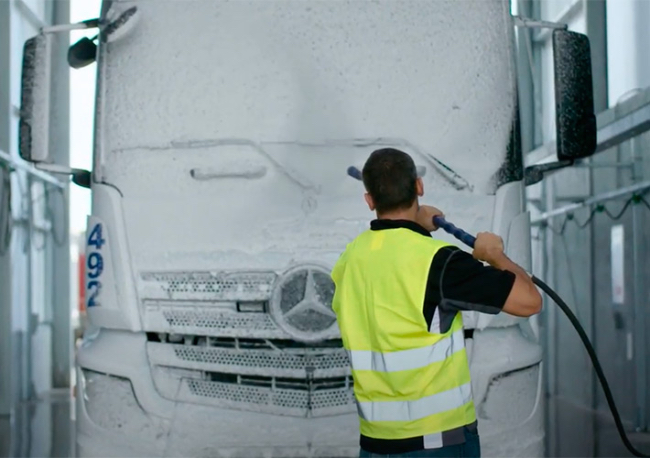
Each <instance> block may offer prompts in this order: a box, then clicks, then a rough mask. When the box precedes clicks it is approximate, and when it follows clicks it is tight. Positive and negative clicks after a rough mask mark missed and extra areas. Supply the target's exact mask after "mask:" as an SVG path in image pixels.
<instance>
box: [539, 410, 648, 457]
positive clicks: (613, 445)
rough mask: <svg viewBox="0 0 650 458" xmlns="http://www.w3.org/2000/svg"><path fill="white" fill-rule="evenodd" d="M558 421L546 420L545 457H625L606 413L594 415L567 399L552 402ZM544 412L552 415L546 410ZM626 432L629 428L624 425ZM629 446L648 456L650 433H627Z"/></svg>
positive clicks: (608, 413)
mask: <svg viewBox="0 0 650 458" xmlns="http://www.w3.org/2000/svg"><path fill="white" fill-rule="evenodd" d="M552 403H554V406H555V408H556V409H557V410H556V412H557V418H556V419H555V420H554V421H553V419H551V418H549V422H548V425H549V426H547V430H546V437H547V444H546V454H547V456H552V457H628V456H632V454H630V453H629V452H628V451H627V449H626V448H625V446H624V445H623V443H622V441H621V439H620V437H619V435H618V432H617V430H616V425H615V424H614V419H613V418H612V415H611V414H610V412H609V410H605V411H598V412H596V411H594V410H592V409H588V408H585V407H583V406H581V405H578V404H576V403H575V402H574V401H573V400H571V399H567V398H553V399H551V400H549V401H548V402H547V407H550V404H552ZM547 412H553V410H552V409H547ZM624 425H625V427H626V430H627V431H630V430H631V425H629V424H627V425H626V424H625V423H624ZM628 437H629V438H630V442H631V443H632V445H633V446H634V447H635V448H636V449H637V450H639V451H640V452H642V453H645V454H648V455H650V432H628Z"/></svg>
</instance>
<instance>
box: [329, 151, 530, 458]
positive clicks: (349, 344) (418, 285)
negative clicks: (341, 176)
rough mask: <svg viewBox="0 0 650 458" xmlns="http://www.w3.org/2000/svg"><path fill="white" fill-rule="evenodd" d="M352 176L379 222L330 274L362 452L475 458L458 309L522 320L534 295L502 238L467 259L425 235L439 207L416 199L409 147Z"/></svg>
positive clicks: (418, 189) (485, 236)
mask: <svg viewBox="0 0 650 458" xmlns="http://www.w3.org/2000/svg"><path fill="white" fill-rule="evenodd" d="M362 175H363V183H364V185H365V188H366V191H367V192H366V194H365V199H366V202H367V203H368V207H369V208H370V210H371V211H376V212H377V219H376V220H374V221H372V222H371V223H370V230H368V231H366V232H363V233H362V234H361V235H359V236H358V237H357V238H356V239H355V240H354V241H352V243H350V244H349V245H348V246H347V248H346V250H345V252H343V254H342V255H341V257H340V258H339V260H338V262H337V263H336V265H335V266H334V269H333V270H332V278H333V280H334V283H335V285H336V291H335V294H334V300H333V308H334V311H335V312H336V315H337V319H338V324H339V327H340V330H341V336H342V338H343V345H344V346H345V348H346V350H347V351H348V355H349V358H350V364H351V366H352V376H353V379H354V394H355V397H356V401H357V407H358V412H359V422H360V432H361V439H360V445H361V451H360V456H361V457H376V456H386V455H391V456H392V455H393V454H399V456H400V457H402V456H404V457H443V456H444V457H460V456H463V457H478V456H480V443H479V437H478V430H477V422H476V412H475V409H474V402H473V400H472V389H471V384H470V372H469V365H468V362H467V355H466V352H465V339H464V333H463V319H462V315H461V313H460V311H461V310H474V311H478V312H483V313H491V314H496V313H499V312H501V311H504V312H506V313H509V314H511V315H515V316H522V317H527V316H530V315H533V314H535V313H538V312H539V311H540V309H541V303H542V300H541V296H540V294H539V292H538V291H537V289H536V287H535V286H534V284H533V282H532V281H531V279H530V277H529V276H528V275H527V274H526V272H525V271H524V269H522V268H521V267H519V266H518V265H517V264H515V263H513V262H512V261H511V260H510V259H508V258H507V257H506V255H505V254H504V252H503V241H502V240H501V238H500V237H498V236H496V235H494V234H490V233H480V234H478V236H477V238H476V246H475V248H474V253H473V257H472V255H470V254H468V253H466V252H465V251H462V250H460V249H458V248H456V247H454V246H452V245H450V244H448V243H446V242H442V241H439V240H435V239H433V238H432V237H431V234H430V232H431V231H435V230H436V229H437V228H436V227H435V225H434V223H433V217H434V216H438V215H440V216H442V213H441V212H440V210H438V209H436V208H434V207H430V206H420V205H419V203H418V196H422V195H423V192H424V189H423V184H422V180H421V179H420V178H418V177H417V174H416V168H415V164H414V162H413V159H412V158H411V157H410V156H409V155H408V154H406V153H404V152H402V151H399V150H396V149H392V148H387V149H381V150H377V151H375V152H373V153H372V154H371V155H370V158H369V159H368V161H367V162H366V164H365V166H364V168H363V173H362ZM482 261H483V262H486V263H488V264H489V266H486V265H484V264H483V262H482Z"/></svg>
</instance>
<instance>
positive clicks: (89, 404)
mask: <svg viewBox="0 0 650 458" xmlns="http://www.w3.org/2000/svg"><path fill="white" fill-rule="evenodd" d="M81 375H82V377H81V394H82V396H81V398H82V399H81V400H78V401H81V402H83V403H84V405H85V407H86V411H87V412H88V416H89V417H90V419H91V420H92V421H93V422H94V423H95V424H97V425H98V426H100V427H102V428H105V429H109V430H112V431H120V432H124V433H128V432H129V431H131V432H133V433H134V434H137V435H138V436H144V437H146V438H150V439H152V440H155V439H156V437H159V435H160V434H163V433H164V432H165V428H164V426H165V425H164V422H163V420H162V419H160V418H158V417H154V416H151V415H148V414H147V413H146V412H145V411H144V410H143V409H142V407H140V404H139V403H138V401H137V399H136V397H135V393H134V392H133V386H132V385H131V382H130V381H129V379H126V378H123V377H117V376H114V375H107V374H101V373H99V372H95V371H91V370H87V369H82V370H81Z"/></svg>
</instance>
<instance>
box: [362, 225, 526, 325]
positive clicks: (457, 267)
mask: <svg viewBox="0 0 650 458" xmlns="http://www.w3.org/2000/svg"><path fill="white" fill-rule="evenodd" d="M398 228H405V229H410V230H412V231H414V232H417V233H418V234H421V235H422V236H424V237H431V234H430V233H429V232H428V231H427V230H426V229H425V228H423V227H422V226H420V225H419V224H417V223H415V222H413V221H407V220H388V219H377V220H374V221H372V222H371V223H370V229H372V230H373V231H380V230H389V229H398ZM514 282H515V274H514V273H512V272H510V271H507V270H499V269H495V268H494V267H491V266H486V265H484V264H483V263H482V262H480V261H477V260H476V259H474V258H473V257H472V255H470V254H469V253H467V252H465V251H463V250H461V249H459V248H456V247H452V246H448V247H444V248H441V249H440V250H438V252H437V253H436V255H435V256H434V257H433V260H432V261H431V267H430V269H429V279H428V281H427V289H426V294H425V297H424V304H423V308H422V312H423V314H424V318H425V319H426V322H427V326H428V327H429V329H430V330H431V331H432V332H436V333H445V332H447V331H448V330H449V328H450V327H451V323H452V321H453V319H454V317H455V316H456V314H457V313H458V312H459V311H477V312H482V313H489V314H497V313H499V312H500V311H501V310H502V309H503V305H504V304H505V302H506V299H507V298H508V295H509V294H510V291H511V290H512V286H513V285H514Z"/></svg>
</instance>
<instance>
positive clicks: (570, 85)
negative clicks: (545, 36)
mask: <svg viewBox="0 0 650 458" xmlns="http://www.w3.org/2000/svg"><path fill="white" fill-rule="evenodd" d="M553 62H554V71H555V120H556V138H557V158H558V160H559V161H573V160H575V159H580V158H584V157H588V156H591V155H592V154H594V152H595V151H596V144H597V142H596V136H597V129H596V115H595V114H594V89H593V81H592V75H591V51H590V47H589V38H587V36H586V35H583V34H581V33H576V32H569V31H568V30H561V29H556V30H554V31H553Z"/></svg>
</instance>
